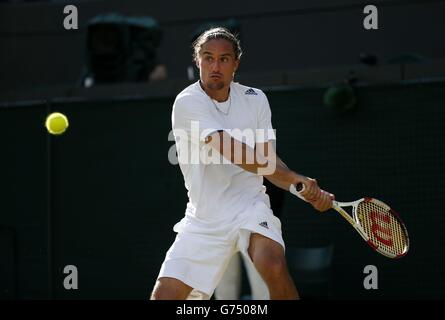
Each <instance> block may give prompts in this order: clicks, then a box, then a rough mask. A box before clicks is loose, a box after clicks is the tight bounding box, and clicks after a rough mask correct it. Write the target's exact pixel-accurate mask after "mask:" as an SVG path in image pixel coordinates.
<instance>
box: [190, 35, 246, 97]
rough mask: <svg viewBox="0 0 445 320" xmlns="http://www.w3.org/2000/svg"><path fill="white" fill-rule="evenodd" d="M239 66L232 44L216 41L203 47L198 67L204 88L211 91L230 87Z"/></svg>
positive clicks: (208, 42)
mask: <svg viewBox="0 0 445 320" xmlns="http://www.w3.org/2000/svg"><path fill="white" fill-rule="evenodd" d="M238 65H239V60H238V59H236V58H235V52H234V50H233V45H232V43H231V42H229V41H227V40H225V39H214V40H210V41H207V42H206V43H205V44H203V45H202V46H201V51H200V52H199V56H198V61H197V66H198V68H199V75H200V78H201V82H202V83H203V84H204V87H206V88H208V89H210V90H221V89H223V88H225V87H228V86H229V85H230V82H231V81H232V79H233V74H234V73H235V71H236V69H237V68H238Z"/></svg>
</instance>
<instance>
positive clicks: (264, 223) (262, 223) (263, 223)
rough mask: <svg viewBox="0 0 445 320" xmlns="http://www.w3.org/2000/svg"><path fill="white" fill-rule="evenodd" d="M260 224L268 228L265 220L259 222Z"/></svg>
mask: <svg viewBox="0 0 445 320" xmlns="http://www.w3.org/2000/svg"><path fill="white" fill-rule="evenodd" d="M260 226H262V227H264V228H266V229H269V226H268V225H267V222H266V221H263V222H261V223H260Z"/></svg>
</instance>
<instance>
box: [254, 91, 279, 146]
mask: <svg viewBox="0 0 445 320" xmlns="http://www.w3.org/2000/svg"><path fill="white" fill-rule="evenodd" d="M261 94H262V102H261V103H260V107H259V110H258V128H257V132H256V140H255V141H256V142H257V143H264V142H267V141H269V140H276V136H275V130H274V129H273V127H272V112H271V111H270V106H269V101H268V100H267V96H266V95H265V94H264V93H263V92H262V91H261Z"/></svg>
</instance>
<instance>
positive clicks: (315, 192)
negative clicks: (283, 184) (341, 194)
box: [297, 176, 335, 212]
mask: <svg viewBox="0 0 445 320" xmlns="http://www.w3.org/2000/svg"><path fill="white" fill-rule="evenodd" d="M298 180H300V181H298V182H301V183H303V184H304V186H305V188H304V190H303V191H302V192H301V193H300V194H301V195H302V196H303V197H304V198H305V199H306V200H307V201H308V202H309V203H310V204H311V205H312V206H313V207H314V208H315V209H317V210H318V211H320V212H324V211H326V210H329V209H330V208H332V201H333V200H334V199H335V196H334V195H333V194H332V193H329V192H327V191H324V190H322V189H320V187H319V186H318V183H317V180H315V179H311V178H308V177H304V176H299V179H298ZM298 182H297V183H298Z"/></svg>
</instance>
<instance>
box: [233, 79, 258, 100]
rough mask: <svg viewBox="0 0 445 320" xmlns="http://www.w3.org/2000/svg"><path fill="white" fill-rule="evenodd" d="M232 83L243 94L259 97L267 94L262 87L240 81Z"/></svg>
mask: <svg viewBox="0 0 445 320" xmlns="http://www.w3.org/2000/svg"><path fill="white" fill-rule="evenodd" d="M232 85H233V88H234V89H235V90H236V91H237V92H238V93H239V94H241V95H244V96H247V97H258V98H262V97H264V96H265V94H264V92H263V91H262V90H261V89H258V88H254V87H249V86H245V85H243V84H240V83H238V82H233V83H232Z"/></svg>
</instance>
